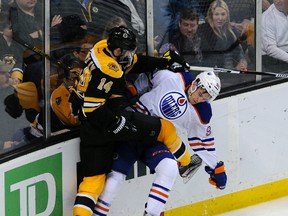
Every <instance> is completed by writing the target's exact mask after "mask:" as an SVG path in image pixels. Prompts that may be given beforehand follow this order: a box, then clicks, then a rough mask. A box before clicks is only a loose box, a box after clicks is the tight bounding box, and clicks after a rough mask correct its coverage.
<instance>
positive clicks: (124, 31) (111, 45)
mask: <svg viewBox="0 0 288 216" xmlns="http://www.w3.org/2000/svg"><path fill="white" fill-rule="evenodd" d="M107 44H108V49H109V50H111V51H113V50H114V49H116V48H121V49H122V50H134V49H135V48H136V36H135V34H134V33H133V32H132V31H131V30H129V29H128V28H126V27H124V26H119V27H114V28H112V29H111V30H110V33H109V36H108V41H107Z"/></svg>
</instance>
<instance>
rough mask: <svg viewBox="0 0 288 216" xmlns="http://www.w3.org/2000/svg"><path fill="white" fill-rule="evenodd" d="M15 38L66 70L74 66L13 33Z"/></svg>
mask: <svg viewBox="0 0 288 216" xmlns="http://www.w3.org/2000/svg"><path fill="white" fill-rule="evenodd" d="M13 40H15V41H16V42H17V43H19V44H20V45H22V46H24V47H26V48H27V49H30V50H32V51H33V52H35V53H37V54H39V55H41V56H42V57H44V58H47V59H48V60H49V61H51V62H53V63H55V64H57V65H58V66H59V67H61V68H62V69H64V70H71V69H72V68H71V67H69V66H68V65H66V64H64V63H63V62H61V61H59V60H57V59H55V58H53V57H52V56H50V55H48V54H47V53H45V52H43V51H42V50H41V49H39V48H37V47H36V46H33V45H31V44H29V43H27V42H26V41H24V40H22V39H21V38H20V37H18V36H16V35H13Z"/></svg>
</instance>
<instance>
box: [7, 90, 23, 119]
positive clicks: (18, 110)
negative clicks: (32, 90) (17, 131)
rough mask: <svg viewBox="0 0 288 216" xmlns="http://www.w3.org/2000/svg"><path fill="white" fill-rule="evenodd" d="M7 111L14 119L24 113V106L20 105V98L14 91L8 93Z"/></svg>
mask: <svg viewBox="0 0 288 216" xmlns="http://www.w3.org/2000/svg"><path fill="white" fill-rule="evenodd" d="M4 104H5V106H6V107H5V111H6V112H7V113H8V114H9V115H10V116H11V117H12V118H14V119H16V118H18V117H20V116H21V115H22V113H23V108H22V106H21V105H20V102H19V98H18V97H17V96H16V95H15V94H14V93H13V94H11V95H8V96H7V97H6V98H5V100H4Z"/></svg>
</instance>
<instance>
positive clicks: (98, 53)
mask: <svg viewBox="0 0 288 216" xmlns="http://www.w3.org/2000/svg"><path fill="white" fill-rule="evenodd" d="M105 48H107V40H102V41H99V42H98V43H97V44H96V45H95V46H94V47H93V50H92V52H91V58H92V60H93V62H94V64H95V65H96V66H97V67H98V68H99V69H100V70H101V71H102V73H104V74H106V75H107V76H110V77H112V78H121V77H122V76H123V71H122V69H121V68H120V65H119V64H118V62H117V61H116V60H115V59H114V58H112V57H111V56H108V55H107V54H106V53H104V49H105Z"/></svg>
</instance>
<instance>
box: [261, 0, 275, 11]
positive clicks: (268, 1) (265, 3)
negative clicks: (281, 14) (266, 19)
mask: <svg viewBox="0 0 288 216" xmlns="http://www.w3.org/2000/svg"><path fill="white" fill-rule="evenodd" d="M271 4H273V0H262V12H264V11H266V10H267V9H268V8H269V7H270V6H271Z"/></svg>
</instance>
